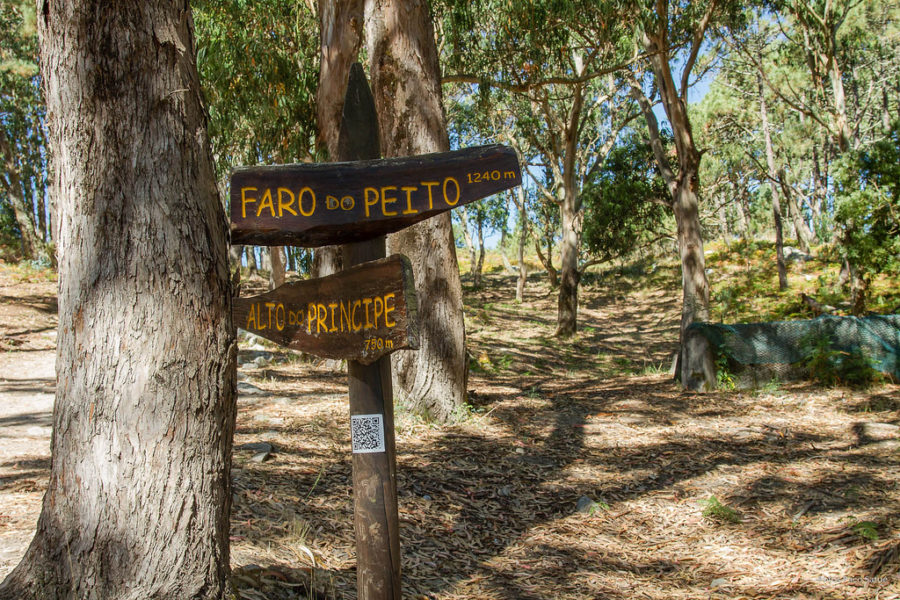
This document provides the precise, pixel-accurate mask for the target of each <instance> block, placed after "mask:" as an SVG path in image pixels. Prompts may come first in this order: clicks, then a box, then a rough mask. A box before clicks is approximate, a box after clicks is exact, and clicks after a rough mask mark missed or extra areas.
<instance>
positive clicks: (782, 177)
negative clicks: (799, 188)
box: [778, 169, 813, 254]
mask: <svg viewBox="0 0 900 600" xmlns="http://www.w3.org/2000/svg"><path fill="white" fill-rule="evenodd" d="M778 180H779V182H780V183H781V190H782V191H783V192H784V197H785V199H786V200H787V203H788V208H789V212H790V214H791V221H792V223H793V224H794V233H796V234H797V245H798V246H799V247H800V250H802V251H803V252H806V253H807V254H809V252H810V249H811V245H810V244H811V243H812V237H813V233H812V232H811V231H810V230H809V227H807V226H806V222H805V221H804V220H803V214H802V213H801V212H800V207H799V206H798V205H797V199H796V198H795V197H794V192H793V190H792V189H791V186H790V183H789V182H788V181H787V173H785V171H784V169H779V171H778Z"/></svg>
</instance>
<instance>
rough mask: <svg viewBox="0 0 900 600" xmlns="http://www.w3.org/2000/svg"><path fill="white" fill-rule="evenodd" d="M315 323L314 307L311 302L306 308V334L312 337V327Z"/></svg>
mask: <svg viewBox="0 0 900 600" xmlns="http://www.w3.org/2000/svg"><path fill="white" fill-rule="evenodd" d="M315 321H316V305H315V304H314V303H312V302H310V303H309V305H308V306H307V307H306V333H308V334H310V335H312V325H313V323H315Z"/></svg>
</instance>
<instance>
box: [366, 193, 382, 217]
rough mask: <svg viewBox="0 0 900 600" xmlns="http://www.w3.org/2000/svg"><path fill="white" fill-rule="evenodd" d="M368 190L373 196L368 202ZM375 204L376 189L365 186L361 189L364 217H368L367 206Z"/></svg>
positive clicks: (376, 200)
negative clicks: (364, 210)
mask: <svg viewBox="0 0 900 600" xmlns="http://www.w3.org/2000/svg"><path fill="white" fill-rule="evenodd" d="M369 192H371V193H372V196H373V198H372V201H371V202H369ZM376 204H378V190H376V189H375V188H370V187H367V188H366V189H365V190H364V191H363V205H364V206H365V208H366V217H367V218H368V217H369V207H370V206H375V205H376Z"/></svg>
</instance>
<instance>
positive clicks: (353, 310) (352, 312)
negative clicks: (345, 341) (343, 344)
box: [350, 300, 362, 331]
mask: <svg viewBox="0 0 900 600" xmlns="http://www.w3.org/2000/svg"><path fill="white" fill-rule="evenodd" d="M361 304H362V302H360V301H359V300H357V301H356V302H354V303H353V307H352V308H351V309H350V322H351V324H352V325H353V331H359V330H360V329H362V322H360V324H359V325H357V324H356V309H357V308H359V306H360V305H361Z"/></svg>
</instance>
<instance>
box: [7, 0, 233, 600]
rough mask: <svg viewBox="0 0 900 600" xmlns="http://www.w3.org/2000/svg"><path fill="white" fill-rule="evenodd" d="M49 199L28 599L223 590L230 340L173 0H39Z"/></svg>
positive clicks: (222, 264)
mask: <svg viewBox="0 0 900 600" xmlns="http://www.w3.org/2000/svg"><path fill="white" fill-rule="evenodd" d="M38 22H39V31H40V34H41V68H42V75H43V79H44V85H45V95H46V99H47V108H48V123H49V131H50V135H49V139H50V144H51V146H50V147H51V150H52V156H53V161H54V162H53V169H52V172H53V174H54V175H53V177H54V181H53V189H54V196H55V198H56V201H57V202H58V208H59V220H60V225H59V233H60V236H59V239H58V243H59V249H60V253H59V256H60V267H59V275H60V291H59V343H58V350H57V361H56V364H57V373H58V376H57V381H58V384H57V392H56V402H55V405H54V409H53V436H52V440H51V451H52V461H51V473H50V483H49V487H48V489H47V492H46V495H45V496H44V503H43V508H42V511H41V515H40V518H39V521H38V525H37V531H36V533H35V537H34V540H33V541H32V543H31V546H30V547H29V549H28V551H27V553H26V555H25V557H24V558H23V560H22V562H21V563H20V564H19V565H18V567H16V569H15V570H14V571H13V572H12V573H11V574H10V576H9V577H8V578H7V580H6V581H5V582H4V583H3V585H2V587H0V598H3V599H13V598H15V599H16V600H20V599H23V598H34V599H40V600H48V599H53V600H55V599H71V600H85V599H88V600H93V599H98V600H99V599H104V600H105V599H115V600H132V599H133V600H138V599H145V598H184V599H221V598H225V597H226V588H227V575H228V569H229V565H228V560H229V557H228V551H229V547H228V518H229V509H230V504H231V484H230V474H229V473H230V467H231V442H232V434H233V430H234V418H235V392H234V388H235V344H234V331H233V328H232V323H231V300H230V298H231V290H230V288H229V285H228V262H227V248H226V239H227V231H228V230H227V224H226V221H225V216H224V212H223V210H222V206H221V204H220V202H219V199H218V196H217V191H216V187H215V180H214V172H213V164H212V159H211V156H210V152H209V144H208V140H207V138H206V125H205V117H204V114H205V113H204V109H203V107H202V106H201V101H200V83H199V81H198V77H197V71H196V67H195V62H194V41H193V33H192V22H191V15H190V12H189V9H188V8H187V5H186V4H185V3H183V2H179V3H175V2H160V3H155V4H152V5H151V4H146V3H143V2H134V1H132V2H119V3H113V4H108V3H98V2H76V1H70V2H42V3H41V6H40V8H39V10H38Z"/></svg>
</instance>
